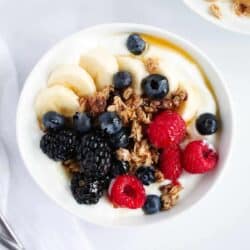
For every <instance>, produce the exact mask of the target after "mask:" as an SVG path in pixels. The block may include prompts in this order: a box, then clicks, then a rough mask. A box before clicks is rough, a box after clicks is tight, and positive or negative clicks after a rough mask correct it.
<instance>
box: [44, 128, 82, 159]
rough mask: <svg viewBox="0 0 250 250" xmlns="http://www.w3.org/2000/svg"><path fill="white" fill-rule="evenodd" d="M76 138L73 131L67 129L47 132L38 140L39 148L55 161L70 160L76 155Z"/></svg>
mask: <svg viewBox="0 0 250 250" xmlns="http://www.w3.org/2000/svg"><path fill="white" fill-rule="evenodd" d="M77 146H78V139H77V136H76V134H75V132H74V131H72V130H69V129H64V130H60V131H58V132H48V133H47V134H45V135H43V136H42V138H41V141H40V148H41V150H42V151H43V153H45V154H46V155H47V156H48V157H49V158H51V159H53V160H55V161H66V160H71V159H73V158H74V157H75V155H76V148H77Z"/></svg>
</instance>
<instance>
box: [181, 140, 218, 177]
mask: <svg viewBox="0 0 250 250" xmlns="http://www.w3.org/2000/svg"><path fill="white" fill-rule="evenodd" d="M217 161H218V154H217V153H216V151H215V150H214V149H213V148H212V146H211V145H209V144H208V143H207V142H205V141H192V142H190V143H189V144H188V145H187V147H186V148H185V150H184V154H183V167H184V169H185V170H186V171H188V172H189V173H193V174H202V173H205V172H208V171H210V170H213V169H214V168H215V166H216V164H217Z"/></svg>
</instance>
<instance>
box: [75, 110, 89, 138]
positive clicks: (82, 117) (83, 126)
mask: <svg viewBox="0 0 250 250" xmlns="http://www.w3.org/2000/svg"><path fill="white" fill-rule="evenodd" d="M73 128H74V129H75V131H77V132H78V133H80V134H84V133H87V132H89V131H90V130H91V119H90V117H89V116H88V115H87V114H86V113H79V112H77V113H75V115H74V116H73Z"/></svg>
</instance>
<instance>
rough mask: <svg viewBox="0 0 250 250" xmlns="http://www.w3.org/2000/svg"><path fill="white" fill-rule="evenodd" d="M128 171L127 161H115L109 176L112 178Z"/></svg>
mask: <svg viewBox="0 0 250 250" xmlns="http://www.w3.org/2000/svg"><path fill="white" fill-rule="evenodd" d="M128 171H129V164H128V162H127V161H119V160H116V161H115V162H114V163H113V165H112V167H111V170H110V175H111V177H112V178H114V177H116V176H119V175H123V174H126V173H127V172H128Z"/></svg>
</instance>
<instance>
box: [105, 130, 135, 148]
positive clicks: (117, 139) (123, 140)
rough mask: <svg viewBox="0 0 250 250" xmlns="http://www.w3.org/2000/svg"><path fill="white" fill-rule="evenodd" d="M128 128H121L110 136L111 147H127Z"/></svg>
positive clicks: (128, 140)
mask: <svg viewBox="0 0 250 250" xmlns="http://www.w3.org/2000/svg"><path fill="white" fill-rule="evenodd" d="M129 135H130V133H129V130H128V129H127V128H122V129H121V130H120V131H119V132H118V133H115V134H113V135H111V136H110V138H109V141H110V144H111V146H112V147H113V148H115V149H118V148H127V147H128V146H129V144H130V142H131V139H130V138H129Z"/></svg>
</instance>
